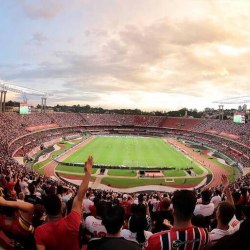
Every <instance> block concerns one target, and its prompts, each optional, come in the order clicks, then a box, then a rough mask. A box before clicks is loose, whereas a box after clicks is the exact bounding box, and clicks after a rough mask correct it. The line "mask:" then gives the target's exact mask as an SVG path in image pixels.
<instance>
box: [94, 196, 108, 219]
mask: <svg viewBox="0 0 250 250" xmlns="http://www.w3.org/2000/svg"><path fill="white" fill-rule="evenodd" d="M106 205H107V203H106V201H103V200H101V201H98V202H97V203H96V204H95V207H96V215H97V216H101V217H102V215H103V212H104V211H105V208H106Z"/></svg>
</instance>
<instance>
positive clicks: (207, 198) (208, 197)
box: [201, 189, 212, 203]
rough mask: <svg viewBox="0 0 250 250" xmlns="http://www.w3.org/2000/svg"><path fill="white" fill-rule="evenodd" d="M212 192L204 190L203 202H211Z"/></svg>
mask: <svg viewBox="0 0 250 250" xmlns="http://www.w3.org/2000/svg"><path fill="white" fill-rule="evenodd" d="M211 195H212V194H211V191H209V190H208V189H206V190H203V191H202V192H201V198H202V201H203V202H206V203H208V202H210V200H211Z"/></svg>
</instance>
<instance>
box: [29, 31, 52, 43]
mask: <svg viewBox="0 0 250 250" xmlns="http://www.w3.org/2000/svg"><path fill="white" fill-rule="evenodd" d="M46 41H48V38H47V37H46V36H45V35H44V34H43V33H41V32H37V33H34V34H32V37H31V39H30V40H29V41H28V44H32V45H36V46H42V45H43V44H44V43H45V42H46Z"/></svg>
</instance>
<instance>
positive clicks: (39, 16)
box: [0, 0, 250, 110]
mask: <svg viewBox="0 0 250 250" xmlns="http://www.w3.org/2000/svg"><path fill="white" fill-rule="evenodd" d="M249 7H250V3H249V2H247V1H184V0H182V1H165V0H157V1H153V0H138V1H133V0H126V1H122V0H113V1H112V0H104V1H98V0H91V1H90V0H75V1H70V2H69V1H66V0H62V1H56V0H48V1H46V3H45V2H44V1H41V0H16V1H4V2H3V3H1V9H0V31H1V36H0V44H1V50H2V52H1V55H0V78H1V79H3V80H9V81H13V82H16V83H17V84H18V85H21V86H25V87H31V88H34V89H41V90H47V91H52V92H54V93H55V95H54V97H53V98H51V99H50V101H49V103H50V104H57V103H60V104H62V103H63V104H78V103H79V104H82V105H85V104H90V105H91V106H103V107H115V108H121V107H125V108H140V109H143V110H156V109H158V110H169V109H178V108H182V107H188V108H199V107H200V108H204V107H206V106H211V103H212V101H214V100H217V99H222V98H226V97H235V96H241V95H248V94H249V90H248V89H249V87H248V86H249V83H248V82H249V78H250V70H249V69H248V58H249V55H250V45H249V44H250V17H249V14H248V10H249ZM10 97H11V98H13V96H11V95H10V96H9V98H10ZM16 98H18V97H16ZM30 102H32V98H31V99H30Z"/></svg>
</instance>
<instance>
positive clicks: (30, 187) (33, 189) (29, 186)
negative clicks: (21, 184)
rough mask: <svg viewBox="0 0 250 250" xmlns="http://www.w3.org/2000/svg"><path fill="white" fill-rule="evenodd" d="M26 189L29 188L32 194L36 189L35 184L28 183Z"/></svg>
mask: <svg viewBox="0 0 250 250" xmlns="http://www.w3.org/2000/svg"><path fill="white" fill-rule="evenodd" d="M28 189H29V192H30V194H34V193H35V191H36V187H35V185H34V184H33V183H30V184H29V185H28Z"/></svg>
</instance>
